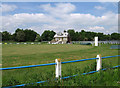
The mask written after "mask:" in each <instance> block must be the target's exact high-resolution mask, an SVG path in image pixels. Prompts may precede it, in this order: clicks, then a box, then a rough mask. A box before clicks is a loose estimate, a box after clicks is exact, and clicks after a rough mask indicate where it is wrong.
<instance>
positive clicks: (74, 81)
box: [4, 63, 119, 87]
mask: <svg viewBox="0 0 120 88" xmlns="http://www.w3.org/2000/svg"><path fill="white" fill-rule="evenodd" d="M103 64H104V66H103V68H110V67H112V66H111V65H107V64H105V63H103ZM95 67H96V63H92V64H90V65H89V66H86V67H85V68H84V69H82V70H81V69H79V68H77V66H76V67H75V68H74V69H71V66H67V68H68V70H66V71H64V74H63V77H65V76H72V75H75V74H78V76H76V77H72V78H69V79H63V80H61V81H58V82H57V81H55V74H54V69H51V70H52V71H50V72H49V70H48V72H47V73H44V72H40V73H38V71H36V69H34V70H32V71H36V74H35V73H34V72H33V75H32V74H27V72H29V70H30V69H26V71H23V73H22V74H19V75H24V76H27V77H26V79H25V78H24V77H22V78H20V77H19V75H18V74H17V75H16V76H15V77H10V78H9V77H7V80H8V81H7V82H5V83H4V86H13V85H19V84H28V83H34V84H30V85H26V87H28V86H118V82H119V77H118V76H119V75H118V68H116V69H108V70H106V71H100V72H98V73H94V74H89V75H81V74H82V73H86V72H90V71H95V69H96V68H95ZM22 70H23V69H22ZM44 70H46V69H44ZM14 74H15V73H14ZM41 74H42V75H41ZM66 74H67V75H66ZM68 74H69V75H68ZM23 79H24V82H22V81H23ZM21 80H22V81H21ZM44 80H48V82H46V83H42V84H36V83H35V82H39V81H44Z"/></svg>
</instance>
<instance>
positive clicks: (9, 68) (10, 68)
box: [0, 55, 120, 70]
mask: <svg viewBox="0 0 120 88" xmlns="http://www.w3.org/2000/svg"><path fill="white" fill-rule="evenodd" d="M112 57H120V55H115V56H107V57H102V59H105V58H112ZM95 59H98V58H88V59H81V60H74V61H65V62H61V64H66V63H73V62H80V61H87V60H95ZM49 65H56V63H49V64H39V65H29V66H19V67H8V68H0V70H12V69H21V68H31V67H39V66H49Z"/></svg>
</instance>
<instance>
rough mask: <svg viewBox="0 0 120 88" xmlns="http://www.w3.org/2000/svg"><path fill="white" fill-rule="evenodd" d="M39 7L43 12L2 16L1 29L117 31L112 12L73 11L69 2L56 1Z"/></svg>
mask: <svg viewBox="0 0 120 88" xmlns="http://www.w3.org/2000/svg"><path fill="white" fill-rule="evenodd" d="M40 8H42V9H43V11H45V13H34V14H30V13H18V14H14V15H7V16H2V21H3V22H2V29H3V31H4V30H9V31H10V32H14V30H15V29H16V28H18V27H19V28H23V29H24V28H31V29H33V30H35V31H36V32H38V33H40V34H41V33H42V32H43V31H44V30H54V31H56V32H59V31H63V30H67V29H69V28H73V29H75V30H77V31H81V30H82V29H85V30H89V31H95V32H104V33H112V32H113V31H117V26H118V15H117V14H115V13H113V12H106V13H104V14H103V15H102V16H95V15H91V14H81V13H75V12H74V11H75V10H76V7H75V5H74V4H71V3H57V4H55V6H52V5H51V4H44V5H41V6H40ZM112 28H113V29H112Z"/></svg>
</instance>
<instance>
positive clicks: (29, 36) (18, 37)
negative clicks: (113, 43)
mask: <svg viewBox="0 0 120 88" xmlns="http://www.w3.org/2000/svg"><path fill="white" fill-rule="evenodd" d="M67 32H68V33H69V35H70V38H71V41H93V40H94V37H95V36H98V37H99V40H101V41H105V40H120V33H112V34H107V35H106V34H103V33H96V32H86V31H84V30H81V32H78V31H75V30H74V29H69V30H68V31H67ZM55 34H56V33H55V32H54V31H53V30H52V31H50V30H45V31H44V32H43V33H42V35H41V36H40V35H39V34H38V33H37V32H35V31H34V30H31V29H25V30H23V29H20V28H18V29H16V31H15V33H13V34H11V33H10V32H8V31H3V32H0V35H2V41H16V42H34V41H36V42H40V41H51V40H52V39H53V37H54V35H55ZM0 38H1V37H0Z"/></svg>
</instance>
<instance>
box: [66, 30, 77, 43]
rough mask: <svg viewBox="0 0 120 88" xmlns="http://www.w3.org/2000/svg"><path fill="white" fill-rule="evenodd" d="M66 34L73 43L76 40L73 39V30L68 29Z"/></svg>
mask: <svg viewBox="0 0 120 88" xmlns="http://www.w3.org/2000/svg"><path fill="white" fill-rule="evenodd" d="M67 32H68V33H69V35H70V38H71V41H75V39H76V38H75V31H74V29H69V30H68V31H67Z"/></svg>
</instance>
